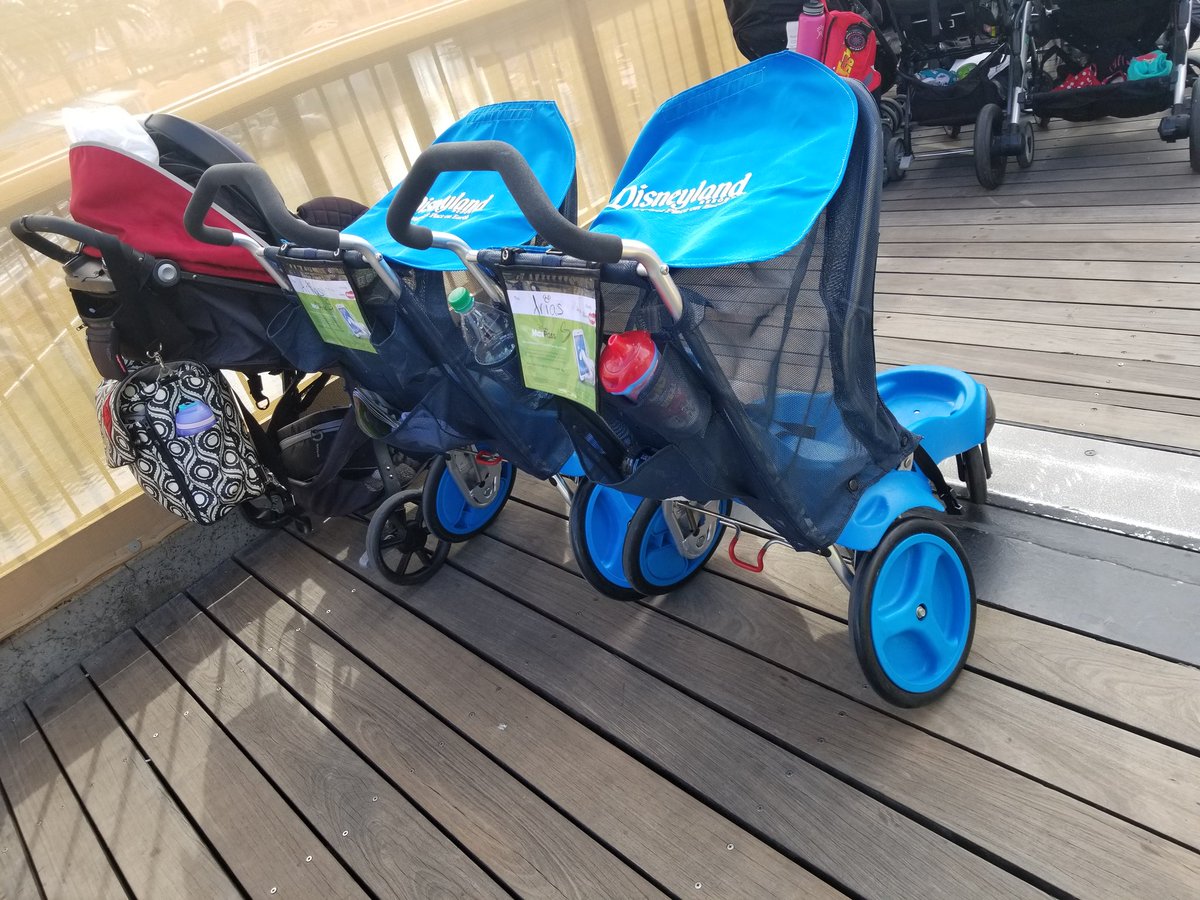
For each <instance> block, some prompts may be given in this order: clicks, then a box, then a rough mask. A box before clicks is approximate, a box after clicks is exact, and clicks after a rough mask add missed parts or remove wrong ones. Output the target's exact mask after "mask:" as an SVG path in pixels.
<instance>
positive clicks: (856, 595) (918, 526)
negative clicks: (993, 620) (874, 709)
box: [847, 517, 978, 709]
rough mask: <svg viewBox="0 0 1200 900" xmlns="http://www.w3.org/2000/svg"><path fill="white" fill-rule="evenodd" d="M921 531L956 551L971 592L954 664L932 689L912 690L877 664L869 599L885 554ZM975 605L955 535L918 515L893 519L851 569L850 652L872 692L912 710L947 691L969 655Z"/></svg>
mask: <svg viewBox="0 0 1200 900" xmlns="http://www.w3.org/2000/svg"><path fill="white" fill-rule="evenodd" d="M922 531H923V532H927V533H932V534H935V535H937V536H938V537H940V538H941V539H942V540H944V541H945V542H946V543H948V544H949V545H950V547H951V548H952V549H953V550H954V552H955V553H957V554H958V558H959V560H960V561H961V562H962V565H963V569H964V571H965V572H966V575H967V586H968V588H969V590H970V593H971V614H970V615H971V618H970V623H969V625H968V631H967V640H966V643H965V646H964V647H963V652H962V656H961V658H960V659H959V661H958V665H957V666H955V668H954V670H953V671H952V672H951V673H950V674H949V675H948V676H947V677H946V679H945V680H944V681H943V682H942V683H941V684H939V685H938V686H937V687H936V688H934V689H933V690H930V691H924V692H922V693H913V692H911V691H906V690H904V689H903V688H901V687H899V686H898V685H896V684H895V683H894V682H893V681H892V680H891V679H890V678H889V677H888V676H887V674H886V673H885V672H884V671H883V667H882V666H881V665H880V663H879V658H878V657H877V656H876V655H875V645H874V641H873V639H872V635H871V600H872V595H873V593H874V589H875V580H876V579H877V578H878V577H879V572H880V570H881V569H882V568H883V563H884V562H886V561H887V557H888V554H889V553H891V552H892V550H893V549H894V548H895V547H896V545H897V544H899V543H900V542H901V541H903V540H904V539H905V538H907V537H909V536H910V535H912V534H915V533H918V532H922ZM977 606H978V598H977V596H976V594H975V578H974V576H973V575H972V574H971V565H970V562H969V560H968V559H967V554H966V552H965V551H964V550H963V548H962V544H961V543H959V540H958V538H956V537H955V536H954V534H953V533H952V532H951V531H950V529H949V528H947V527H946V526H945V525H943V524H941V523H940V522H934V521H933V520H931V519H923V518H920V517H914V518H911V519H900V520H898V521H896V522H893V523H892V526H891V528H889V529H888V531H887V533H886V534H884V536H883V540H881V541H880V542H879V544H878V546H876V548H875V549H874V550H871V551H870V552H868V553H863V554H859V556H858V561H857V565H856V566H855V571H854V582H853V586H852V588H851V590H850V611H849V615H848V617H847V618H848V624H849V626H850V643H851V644H852V645H853V647H854V654H855V656H857V657H858V662H859V665H860V666H862V671H863V674H864V675H865V676H866V678H867V683H868V684H870V686H871V688H872V689H873V690H874V691H875V693H877V694H878V695H879V696H880V697H882V698H883V699H884V700H886V701H887V702H888V703H891V704H892V705H893V706H899V707H902V708H905V709H912V708H914V707H917V706H924V705H926V704H928V703H932V702H933V701H934V700H936V699H937V698H938V697H940V696H942V695H943V694H944V693H946V691H948V690H950V688H951V687H952V686H953V685H954V682H955V681H957V680H958V676H959V675H960V674H961V673H962V670H963V666H964V665H965V664H966V661H967V657H968V656H970V654H971V644H972V643H973V642H974V640H975V618H976V616H975V611H976V607H977Z"/></svg>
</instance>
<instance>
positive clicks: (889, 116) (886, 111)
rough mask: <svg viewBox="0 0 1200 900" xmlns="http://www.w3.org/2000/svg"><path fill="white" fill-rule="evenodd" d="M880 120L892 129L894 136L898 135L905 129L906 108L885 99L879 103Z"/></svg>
mask: <svg viewBox="0 0 1200 900" xmlns="http://www.w3.org/2000/svg"><path fill="white" fill-rule="evenodd" d="M879 118H880V119H881V120H882V121H883V124H884V125H886V126H887V127H888V128H890V129H892V134H896V133H898V132H900V131H901V130H903V127H904V108H903V107H902V106H901V105H900V104H899V103H897V102H896V101H895V100H893V99H891V98H890V97H885V98H883V99H882V100H880V101H879Z"/></svg>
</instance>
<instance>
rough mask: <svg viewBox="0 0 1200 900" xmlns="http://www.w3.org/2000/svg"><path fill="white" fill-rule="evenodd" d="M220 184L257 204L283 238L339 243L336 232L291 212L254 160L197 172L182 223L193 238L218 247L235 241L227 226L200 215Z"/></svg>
mask: <svg viewBox="0 0 1200 900" xmlns="http://www.w3.org/2000/svg"><path fill="white" fill-rule="evenodd" d="M223 187H228V188H234V189H236V190H238V191H240V192H242V193H244V194H246V195H247V197H248V198H249V199H250V200H251V201H252V202H253V203H254V205H255V206H256V207H258V210H259V212H261V213H262V215H263V218H264V219H265V220H266V222H267V224H268V225H269V226H270V227H271V230H272V231H274V232H275V233H276V234H277V235H279V237H281V238H283V239H284V240H286V241H288V242H290V243H293V244H300V245H302V246H305V247H313V248H315V249H317V250H337V249H338V247H339V246H340V243H339V238H340V235H339V234H338V232H336V231H334V230H332V229H329V228H318V227H317V226H315V225H309V224H308V223H307V222H302V221H301V220H300V219H297V218H296V217H295V216H294V215H292V214H291V213H290V212H289V211H288V208H287V206H286V205H285V204H284V202H283V197H281V196H280V195H279V189H278V188H276V187H275V183H274V182H273V181H271V176H270V175H268V174H267V173H266V171H265V170H264V169H263V168H262V167H261V166H258V165H255V164H254V163H220V164H218V165H215V166H211V167H209V168H208V169H206V170H205V172H204V174H203V175H201V176H200V182H199V183H198V184H197V185H196V190H195V192H194V193H193V194H192V198H191V200H189V201H188V205H187V209H185V210H184V211H183V227H184V228H185V229H186V230H187V233H188V234H190V235H191V236H192V237H194V238H195V239H196V240H198V241H202V242H203V243H205V244H216V245H217V246H220V247H229V246H232V245H233V244H234V243H237V241H236V239H235V237H236V236H235V235H234V233H233V232H232V231H230V230H229V229H228V228H216V227H214V226H212V225H205V224H204V217H205V216H206V215H208V211H209V210H210V209H212V207H213V202H214V201H215V200H216V198H217V191H219V190H220V189H221V188H223Z"/></svg>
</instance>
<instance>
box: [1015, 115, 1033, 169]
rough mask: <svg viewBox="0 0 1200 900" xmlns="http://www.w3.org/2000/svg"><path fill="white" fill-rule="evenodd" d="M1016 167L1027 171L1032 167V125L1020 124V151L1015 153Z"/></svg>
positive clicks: (1029, 123) (1027, 123)
mask: <svg viewBox="0 0 1200 900" xmlns="http://www.w3.org/2000/svg"><path fill="white" fill-rule="evenodd" d="M1017 165H1018V166H1020V167H1021V168H1022V169H1028V168H1029V167H1030V166H1032V165H1033V123H1032V122H1030V121H1029V120H1026V121H1024V122H1022V123H1021V149H1020V150H1019V151H1018V152H1017Z"/></svg>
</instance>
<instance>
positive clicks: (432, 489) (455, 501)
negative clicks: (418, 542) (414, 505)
mask: <svg viewBox="0 0 1200 900" xmlns="http://www.w3.org/2000/svg"><path fill="white" fill-rule="evenodd" d="M453 456H454V459H453V464H454V465H457V466H459V467H460V469H459V471H460V472H461V474H462V476H463V478H464V479H465V480H466V481H467V483H468V484H470V485H472V490H471V495H472V496H471V498H470V499H468V498H467V496H466V495H464V494H463V491H462V487H461V486H460V485H459V483H458V482H457V481H456V480H455V479H454V476H453V475H452V474H451V471H450V463H449V462H448V461H447V457H445V456H439V457H437V459H435V460H434V461H433V464H432V465H431V466H430V467H429V474H428V475H427V476H426V478H425V489H424V490H423V491H422V492H421V508H422V512H423V513H424V515H425V522H426V524H427V525H428V527H429V530H430V531H431V532H432V533H433V534H434V535H436V536H437V537H439V538H440V539H442V540H443V541H449V542H450V543H452V544H456V543H459V542H461V541H465V540H467V539H468V538H472V537H474V536H475V535H477V534H479V533H480V532H481V531H483V530H484V529H485V528H487V527H488V526H489V525H491V524H492V522H493V521H495V518H496V516H498V515H500V511H501V510H502V509H504V504H505V503H507V502H508V498H509V496H510V495H511V494H512V491H513V484H514V482H515V481H516V477H515V476H516V471H515V470H514V469H513V465H512V463H510V462H509V461H508V460H501V461H500V462H499V463H496V464H493V465H484V464H482V463H479V462H477V461H476V459H475V454H474V452H465V451H455V452H454V454H453ZM480 504H482V505H480Z"/></svg>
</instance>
